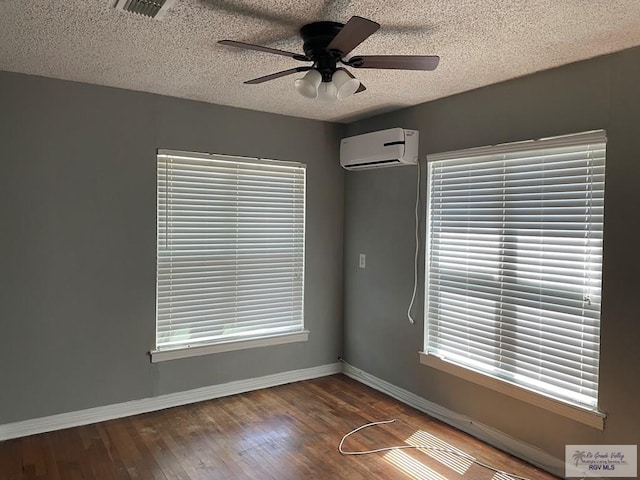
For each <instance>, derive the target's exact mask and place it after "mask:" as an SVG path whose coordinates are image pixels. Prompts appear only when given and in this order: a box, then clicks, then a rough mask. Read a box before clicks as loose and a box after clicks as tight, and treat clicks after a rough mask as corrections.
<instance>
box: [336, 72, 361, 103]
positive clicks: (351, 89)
mask: <svg viewBox="0 0 640 480" xmlns="http://www.w3.org/2000/svg"><path fill="white" fill-rule="evenodd" d="M332 83H333V84H334V85H335V86H336V91H337V93H336V96H337V98H338V100H343V99H345V98H347V97H350V96H351V95H353V94H354V93H356V90H358V88H359V87H360V80H358V79H356V78H351V76H350V75H349V74H348V73H347V72H345V71H344V70H336V72H335V73H334V74H333V78H332Z"/></svg>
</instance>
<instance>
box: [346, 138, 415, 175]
mask: <svg viewBox="0 0 640 480" xmlns="http://www.w3.org/2000/svg"><path fill="white" fill-rule="evenodd" d="M416 163H418V131H417V130H406V129H404V128H390V129H388V130H380V131H379V132H372V133H365V134H364V135H357V136H355V137H348V138H343V139H342V141H341V142H340V165H342V166H343V167H344V168H346V169H347V170H364V169H367V168H382V167H393V166H395V165H415V164H416Z"/></svg>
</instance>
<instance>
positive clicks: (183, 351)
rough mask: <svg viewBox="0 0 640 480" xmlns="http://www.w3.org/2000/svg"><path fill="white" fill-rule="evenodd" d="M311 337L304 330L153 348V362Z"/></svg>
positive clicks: (301, 340)
mask: <svg viewBox="0 0 640 480" xmlns="http://www.w3.org/2000/svg"><path fill="white" fill-rule="evenodd" d="M308 339H309V331H308V330H303V331H301V332H295V333H285V334H282V335H272V336H269V337H260V338H251V339H244V340H233V341H228V342H221V343H216V344H212V345H202V346H198V347H190V348H176V349H174V350H151V352H149V354H150V355H151V363H158V362H165V361H167V360H176V359H179V358H187V357H197V356H200V355H210V354H212V353H222V352H232V351H234V350H246V349H249V348H258V347H268V346H271V345H281V344H284V343H293V342H306V341H307V340H308Z"/></svg>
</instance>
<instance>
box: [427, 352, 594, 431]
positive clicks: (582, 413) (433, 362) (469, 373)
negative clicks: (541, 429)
mask: <svg viewBox="0 0 640 480" xmlns="http://www.w3.org/2000/svg"><path fill="white" fill-rule="evenodd" d="M420 363H421V364H422V365H426V366H428V367H432V368H435V369H437V370H440V371H442V372H446V373H449V374H451V375H454V376H456V377H459V378H462V379H464V380H468V381H470V382H473V383H475V384H477V385H481V386H483V387H486V388H489V389H491V390H494V391H496V392H499V393H502V394H504V395H508V396H510V397H512V398H515V399H518V400H521V401H523V402H526V403H529V404H531V405H535V406H536V407H540V408H542V409H544V410H547V411H549V412H552V413H555V414H558V415H561V416H563V417H567V418H570V419H572V420H575V421H577V422H580V423H583V424H585V425H588V426H590V427H593V428H596V429H598V430H604V420H605V418H606V414H605V413H603V412H600V411H595V410H587V409H584V408H581V407H578V406H574V405H570V404H568V403H564V402H562V401H560V400H555V399H553V398H551V397H546V396H544V395H542V394H540V393H536V392H533V391H531V390H527V389H526V388H523V387H520V386H518V385H514V384H513V383H509V382H507V381H505V380H500V379H498V378H494V377H490V376H488V375H485V374H484V373H479V372H475V371H473V370H471V369H469V368H467V367H462V366H459V365H456V364H454V363H451V362H448V361H446V360H443V359H442V358H440V357H438V356H436V355H429V354H427V353H425V352H420Z"/></svg>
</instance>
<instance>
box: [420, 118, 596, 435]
mask: <svg viewBox="0 0 640 480" xmlns="http://www.w3.org/2000/svg"><path fill="white" fill-rule="evenodd" d="M603 135H606V134H604V132H603V131H592V132H584V133H582V134H577V135H570V136H566V137H555V138H552V139H540V140H529V141H524V142H519V143H509V144H505V145H504V146H503V145H498V146H495V145H494V146H486V147H478V148H473V149H464V150H458V151H449V152H442V153H437V154H432V155H429V156H428V158H427V162H432V161H440V160H449V159H456V158H459V156H460V155H461V154H462V155H464V156H472V155H473V156H476V155H477V156H480V155H483V154H487V153H501V152H502V150H504V151H506V152H517V151H528V150H530V149H531V148H532V147H535V146H537V145H536V144H539V143H544V145H545V147H547V148H552V147H555V146H570V145H580V144H584V143H587V142H589V141H594V142H597V141H601V140H602V136H603ZM605 138H606V137H605ZM429 199H430V196H429V195H427V206H426V207H427V216H426V222H427V223H426V225H427V227H426V229H427V231H426V242H427V245H426V249H427V251H428V250H429V248H430V245H429V242H430V238H429V223H430V219H429V214H430V210H431V209H430V205H429ZM425 261H426V260H425ZM425 289H426V285H425ZM427 304H428V300H427V299H425V305H427ZM426 311H427V308H426V306H425V312H426ZM427 321H428V320H427V318H425V327H424V328H425V342H426V329H427ZM425 349H426V343H425ZM419 361H420V363H421V364H423V365H425V366H428V367H431V368H435V369H437V370H440V371H442V372H446V373H448V374H450V375H453V376H456V377H458V378H462V379H464V380H467V381H470V382H472V383H475V384H478V385H481V386H483V387H486V388H489V389H491V390H494V391H497V392H499V393H502V394H504V395H507V396H510V397H512V398H516V399H518V400H520V401H523V402H526V403H529V404H531V405H535V406H537V407H539V408H542V409H544V410H547V411H549V412H552V413H555V414H558V415H561V416H564V417H566V418H570V419H572V420H575V421H577V422H580V423H582V424H585V425H588V426H590V427H593V428H595V429H597V430H601V431H602V430H604V423H605V418H606V414H605V413H604V412H602V411H600V410H598V408H597V407H594V408H593V409H590V408H589V407H586V406H585V407H582V406H579V405H573V404H571V403H567V402H564V401H562V400H558V399H555V398H552V397H549V396H546V395H544V394H543V393H538V392H535V391H533V390H529V389H527V388H526V387H524V386H520V385H516V384H514V383H511V382H509V381H507V380H504V379H500V378H497V377H493V376H490V375H488V374H486V373H481V372H478V371H475V370H473V369H472V368H470V367H469V366H462V365H458V364H456V363H452V362H451V361H448V360H446V359H444V358H441V357H439V356H437V355H434V354H429V353H427V352H419Z"/></svg>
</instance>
